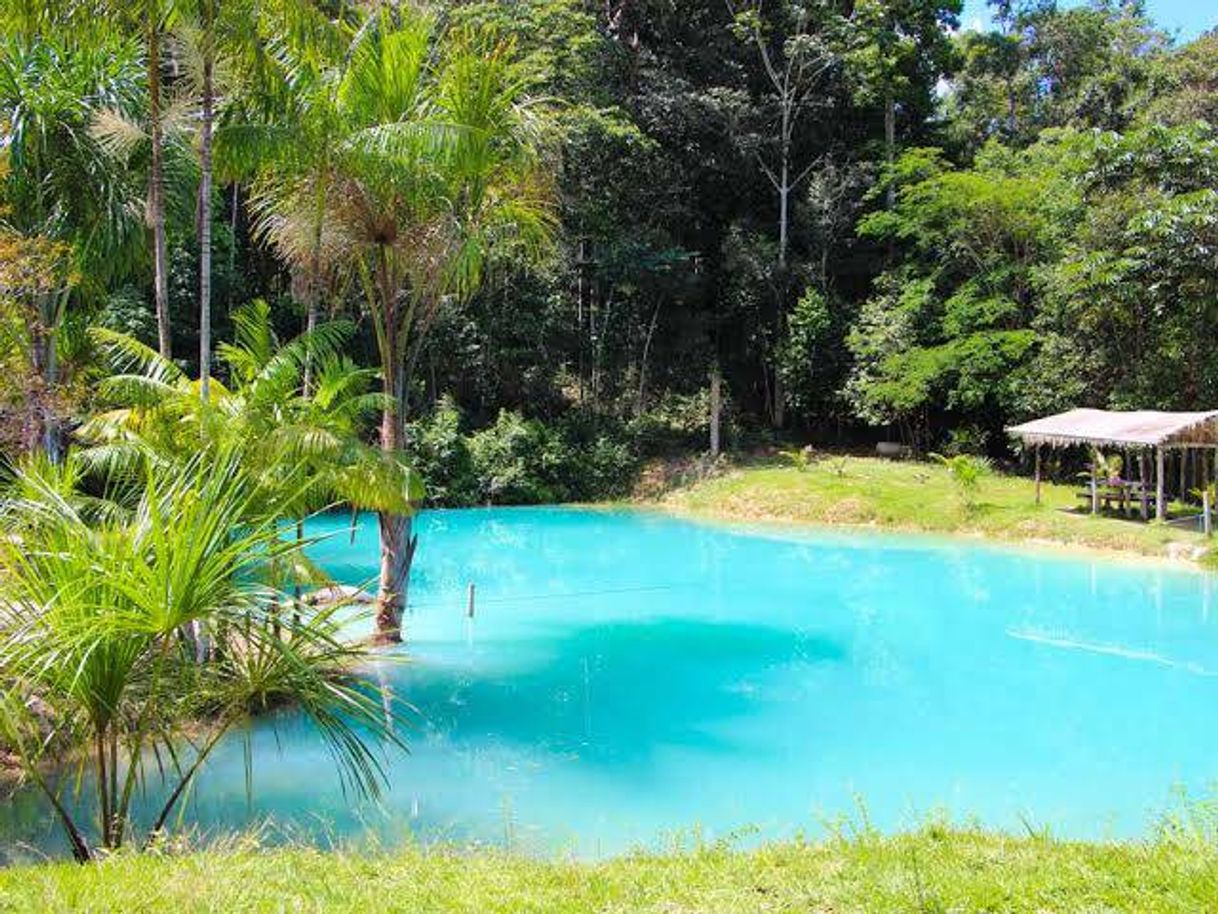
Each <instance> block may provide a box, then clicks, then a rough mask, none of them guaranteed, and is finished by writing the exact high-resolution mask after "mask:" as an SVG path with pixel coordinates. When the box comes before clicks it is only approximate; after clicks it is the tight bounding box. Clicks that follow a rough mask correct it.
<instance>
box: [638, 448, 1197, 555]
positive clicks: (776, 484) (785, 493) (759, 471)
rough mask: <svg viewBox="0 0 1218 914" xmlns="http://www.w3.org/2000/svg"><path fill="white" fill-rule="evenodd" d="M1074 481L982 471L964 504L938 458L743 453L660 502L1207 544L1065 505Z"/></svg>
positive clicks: (929, 528) (862, 522)
mask: <svg viewBox="0 0 1218 914" xmlns="http://www.w3.org/2000/svg"><path fill="white" fill-rule="evenodd" d="M1082 488H1083V486H1082V484H1081V483H1080V484H1079V485H1054V484H1050V483H1045V484H1044V487H1043V491H1042V503H1041V505H1039V506H1037V504H1036V500H1035V486H1034V484H1033V482H1032V480H1031V479H1027V478H1025V477H1019V476H1005V475H1001V474H998V473H994V474H991V475H989V476H987V477H985V478H984V479H983V480H982V482H981V487H980V490H979V492H978V494H977V496H976V498H977V504H976V506H975V507H974V508H973V509H971V510H970V509H968V508H966V507H965V506H964V505H963V504H962V502H961V499H960V497H959V495H958V493H957V491H956V488H955V485H954V484H953V482H952V479H951V477H950V476H949V474H948V472H947V470H946V469H944V468H943V467H942V466H940V465H938V464H930V463H917V462H912V461H904V462H897V461H888V460H879V459H875V458H866V457H829V458H825V459H822V460H820V461H818V462H816V463H813V464H811V465H810V466H807V467H802V466H800V465H799V464H798V462H797V461H796V460H794V459H791V458H780V459H777V460H769V461H765V462H753V463H746V464H743V465H741V466H738V467H736V468H733V469H731V470H729V471H728V472H727V473H725V474H723V475H720V476H717V477H715V478H712V479H708V480H704V481H702V482H695V483H693V484H689V485H686V486H683V487H681V488H678V489H677V490H675V491H673V492H671V493H669V494H668V495H666V496H664V497H663V498H662V500H661V503H662V504H663V505H664V506H665V507H667V508H669V509H671V510H675V511H678V512H687V513H692V514H698V515H705V516H712V517H719V518H725V519H735V520H747V521H787V522H796V523H812V524H841V525H854V526H876V527H887V528H893V529H898V530H918V531H926V532H935V533H951V534H965V535H974V536H985V537H992V538H996V539H1004V540H1013V541H1019V542H1052V543H1065V544H1068V545H1074V546H1082V547H1090V548H1098V549H1109V550H1120V551H1125V552H1137V553H1141V554H1144V555H1156V556H1162V555H1165V554H1166V553H1167V551H1168V549H1169V544H1172V543H1178V544H1180V545H1181V547H1183V548H1184V549H1185V550H1186V551H1187V550H1190V549H1193V548H1196V547H1201V548H1204V547H1206V546H1207V545H1208V542H1207V540H1206V539H1205V538H1204V537H1203V536H1202V535H1201V534H1200V533H1197V532H1193V531H1188V530H1180V529H1176V528H1173V527H1169V526H1166V525H1161V524H1155V523H1151V524H1146V523H1142V522H1141V521H1138V520H1126V519H1122V518H1116V517H1104V516H1100V517H1092V516H1091V515H1090V514H1089V513H1086V512H1084V511H1073V510H1070V509H1077V508H1079V507H1080V506H1081V505H1082V502H1081V501H1080V500H1079V499H1078V498H1077V496H1076V493H1077V492H1079V491H1080V490H1081V489H1082Z"/></svg>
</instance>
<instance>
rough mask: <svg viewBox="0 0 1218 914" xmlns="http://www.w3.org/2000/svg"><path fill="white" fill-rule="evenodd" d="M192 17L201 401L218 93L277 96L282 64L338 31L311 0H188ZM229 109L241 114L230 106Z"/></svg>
mask: <svg viewBox="0 0 1218 914" xmlns="http://www.w3.org/2000/svg"><path fill="white" fill-rule="evenodd" d="M192 11H193V13H194V16H193V17H192V18H193V20H194V21H192V23H191V25H192V28H191V29H189V30H185V31H187V33H188V34H190V37H191V38H192V39H193V40H191V41H188V42H186V44H187V45H188V46H189V50H190V52H192V56H193V57H194V58H195V60H196V62H197V65H198V66H197V70H198V79H197V83H198V85H197V87H196V88H195V94H196V95H197V97H198V100H199V125H198V156H199V197H198V212H197V215H198V236H199V393H200V396H201V397H202V398H203V399H204V400H206V399H207V397H208V392H209V386H210V380H211V358H212V339H211V255H212V251H211V247H212V246H211V213H212V188H213V183H214V177H215V169H214V161H213V159H214V156H213V144H214V139H215V124H216V119H217V115H218V110H217V104H218V93H219V92H220V91H222V90H223V89H224V88H228V89H231V88H233V86H234V85H237V86H241V87H242V88H243V89H245V90H246V94H247V95H252V96H256V97H258V99H259V101H260V102H261V101H264V100H266V99H272V100H273V99H275V98H277V97H281V93H280V92H279V83H280V82H281V81H282V79H283V73H282V66H281V64H282V62H283V60H284V59H285V58H286V59H289V60H294V61H295V60H301V59H307V57H308V55H309V53H311V52H313V51H314V50H316V49H322V50H324V49H326V48H328V47H331V46H333V45H334V44H335V42H336V36H337V35H338V33H339V29H338V26H337V25H336V24H335V23H333V22H331V21H330V20H329V19H327V18H326V17H325V15H324V14H323V13H322V12H321V11H320V10H319V9H317V7H316V6H315V4H314V3H312V2H310V0H268V2H262V3H253V2H250V0H229V2H226V3H223V4H221V3H219V2H218V0H194V2H193V10H192ZM272 41H273V44H274V46H275V48H276V52H275V53H270V52H268V51H267V49H266V48H267V44H268V42H272ZM221 55H223V57H224V60H223V63H224V65H225V67H224V69H225V70H226V71H227V73H226V78H227V81H228V82H229V83H230V85H228V86H226V87H225V86H222V85H221V83H222V82H224V81H225V80H218V79H217V65H218V64H220V63H221V62H222V61H221ZM272 104H274V102H273V101H272ZM230 105H231V107H233V108H238V109H239V108H240V105H239V103H237V102H236V101H235V100H233V101H232V102H231V103H230ZM297 140H299V138H297ZM234 177H237V176H234ZM315 272H316V270H315ZM316 287H317V280H316V277H314V278H313V279H312V281H311V282H310V284H309V288H310V289H311V290H314V291H313V292H312V293H311V294H310V296H309V297H310V307H309V309H308V313H309V320H308V321H307V324H306V327H307V329H310V330H311V329H313V327H315V326H316V324H317V315H316V307H315V299H316V291H315V290H316ZM306 375H307V369H306ZM307 386H308V385H307V384H306V387H307Z"/></svg>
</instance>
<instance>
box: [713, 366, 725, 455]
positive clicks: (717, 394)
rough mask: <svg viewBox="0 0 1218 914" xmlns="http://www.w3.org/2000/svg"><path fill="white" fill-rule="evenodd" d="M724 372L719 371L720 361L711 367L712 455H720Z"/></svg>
mask: <svg viewBox="0 0 1218 914" xmlns="http://www.w3.org/2000/svg"><path fill="white" fill-rule="evenodd" d="M722 383H723V380H722V374H721V373H720V371H719V363H718V362H715V364H714V365H713V366H712V367H711V377H710V455H711V457H718V456H719V450H720V439H719V432H720V428H719V422H720V417H721V414H722V412H723V395H722V390H721V389H720V388H721V386H722Z"/></svg>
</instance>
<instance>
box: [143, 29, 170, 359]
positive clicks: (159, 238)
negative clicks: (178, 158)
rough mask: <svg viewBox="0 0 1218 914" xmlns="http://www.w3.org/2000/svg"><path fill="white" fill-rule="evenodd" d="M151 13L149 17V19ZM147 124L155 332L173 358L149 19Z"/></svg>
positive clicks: (157, 72)
mask: <svg viewBox="0 0 1218 914" xmlns="http://www.w3.org/2000/svg"><path fill="white" fill-rule="evenodd" d="M153 15H154V14H150V17H152V16H153ZM146 37H147V44H148V121H149V126H150V128H151V134H152V163H151V170H150V173H149V177H148V221H149V222H150V223H151V225H152V261H153V271H154V287H153V290H154V295H155V299H156V329H157V341H158V348H159V350H160V353H161V357H162V358H165V359H169V358H172V357H173V354H172V351H171V350H172V344H171V341H170V335H169V272H168V271H169V265H168V262H167V261H168V251H167V247H166V242H165V161H164V159H165V148H164V147H165V141H164V136H163V125H162V123H161V32H160V24H159V23H158V22H157V21H156V19H155V18H149V20H148V30H147V36H146Z"/></svg>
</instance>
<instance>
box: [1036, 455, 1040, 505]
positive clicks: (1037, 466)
mask: <svg viewBox="0 0 1218 914" xmlns="http://www.w3.org/2000/svg"><path fill="white" fill-rule="evenodd" d="M1036 504H1037V505H1039V504H1040V445H1039V444H1038V445H1036Z"/></svg>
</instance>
